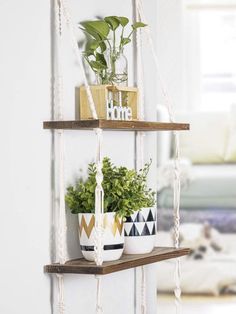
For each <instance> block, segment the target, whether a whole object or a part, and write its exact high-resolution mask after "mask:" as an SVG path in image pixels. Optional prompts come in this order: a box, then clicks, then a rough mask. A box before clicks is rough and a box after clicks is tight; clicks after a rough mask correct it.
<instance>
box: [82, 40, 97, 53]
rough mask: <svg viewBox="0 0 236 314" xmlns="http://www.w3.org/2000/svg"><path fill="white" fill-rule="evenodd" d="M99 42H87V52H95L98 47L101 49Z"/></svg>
mask: <svg viewBox="0 0 236 314" xmlns="http://www.w3.org/2000/svg"><path fill="white" fill-rule="evenodd" d="M99 45H100V44H99V41H97V40H91V41H89V42H87V44H86V48H85V49H86V51H89V50H90V51H94V50H96V49H97V48H98V47H99Z"/></svg>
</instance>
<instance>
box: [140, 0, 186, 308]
mask: <svg viewBox="0 0 236 314" xmlns="http://www.w3.org/2000/svg"><path fill="white" fill-rule="evenodd" d="M136 1H137V7H138V12H139V14H140V17H141V20H142V22H143V23H146V24H147V22H146V21H147V20H146V18H145V14H144V10H143V5H142V0H136ZM144 31H145V34H146V37H147V41H148V44H149V46H150V50H151V53H152V55H153V59H154V62H155V66H156V72H157V75H158V78H159V81H160V87H161V90H162V94H163V96H164V99H165V105H166V106H167V110H168V113H169V118H170V121H171V122H174V112H173V106H172V100H171V98H170V96H169V94H168V92H167V88H166V86H165V83H164V80H163V79H162V76H161V71H160V65H159V61H158V57H157V54H156V51H155V48H154V43H153V39H152V36H151V32H150V29H149V26H147V27H145V28H144ZM174 144H175V165H174V188H173V191H174V199H173V207H174V210H173V215H174V245H175V247H176V248H178V247H179V226H180V168H179V135H178V133H177V132H174ZM174 276H175V289H174V294H175V305H176V313H180V310H181V306H180V305H181V288H180V259H176V265H175V274H174Z"/></svg>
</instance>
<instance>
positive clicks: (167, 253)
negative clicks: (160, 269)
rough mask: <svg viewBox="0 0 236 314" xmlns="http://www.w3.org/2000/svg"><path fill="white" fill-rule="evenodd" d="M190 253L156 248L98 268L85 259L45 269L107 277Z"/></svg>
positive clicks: (49, 271)
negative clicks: (107, 275)
mask: <svg viewBox="0 0 236 314" xmlns="http://www.w3.org/2000/svg"><path fill="white" fill-rule="evenodd" d="M189 252H190V250H189V249H186V248H179V249H175V248H166V247H156V248H154V250H153V251H152V252H151V253H149V254H139V255H125V254H124V255H123V256H122V257H121V259H120V260H118V261H113V262H104V263H103V265H102V266H97V265H96V264H95V263H94V262H88V261H86V260H85V259H83V258H80V259H76V260H71V261H68V262H66V263H65V264H64V265H60V264H51V265H46V266H45V267H44V271H45V272H46V273H73V274H91V275H92V274H93V275H94V274H95V275H106V274H110V273H114V272H117V271H121V270H126V269H130V268H134V267H139V266H142V265H147V264H152V263H156V262H160V261H163V260H167V259H171V258H176V257H180V256H184V255H188V254H189Z"/></svg>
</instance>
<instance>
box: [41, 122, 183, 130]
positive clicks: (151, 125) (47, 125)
mask: <svg viewBox="0 0 236 314" xmlns="http://www.w3.org/2000/svg"><path fill="white" fill-rule="evenodd" d="M43 128H44V129H67V130H92V129H95V128H101V129H103V130H114V131H184V130H189V124H188V123H169V122H149V121H120V120H119V121H118V120H103V119H98V120H73V121H45V122H44V123H43Z"/></svg>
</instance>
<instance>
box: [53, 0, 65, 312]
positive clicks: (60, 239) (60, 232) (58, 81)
mask: <svg viewBox="0 0 236 314" xmlns="http://www.w3.org/2000/svg"><path fill="white" fill-rule="evenodd" d="M54 3H55V17H56V18H55V24H56V25H55V28H56V47H57V55H56V57H57V59H56V60H57V64H56V65H57V68H56V74H55V80H54V101H55V110H56V115H57V118H58V120H62V119H63V80H62V70H61V64H62V62H61V51H62V49H61V45H62V21H61V5H60V2H58V1H57V0H55V2H54ZM58 150H59V215H58V228H57V254H58V258H59V263H60V264H64V263H65V262H66V259H67V247H66V230H67V229H66V211H65V195H64V191H65V186H64V179H65V178H64V131H63V130H58ZM57 279H58V311H59V314H64V313H65V301H64V278H63V275H57Z"/></svg>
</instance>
